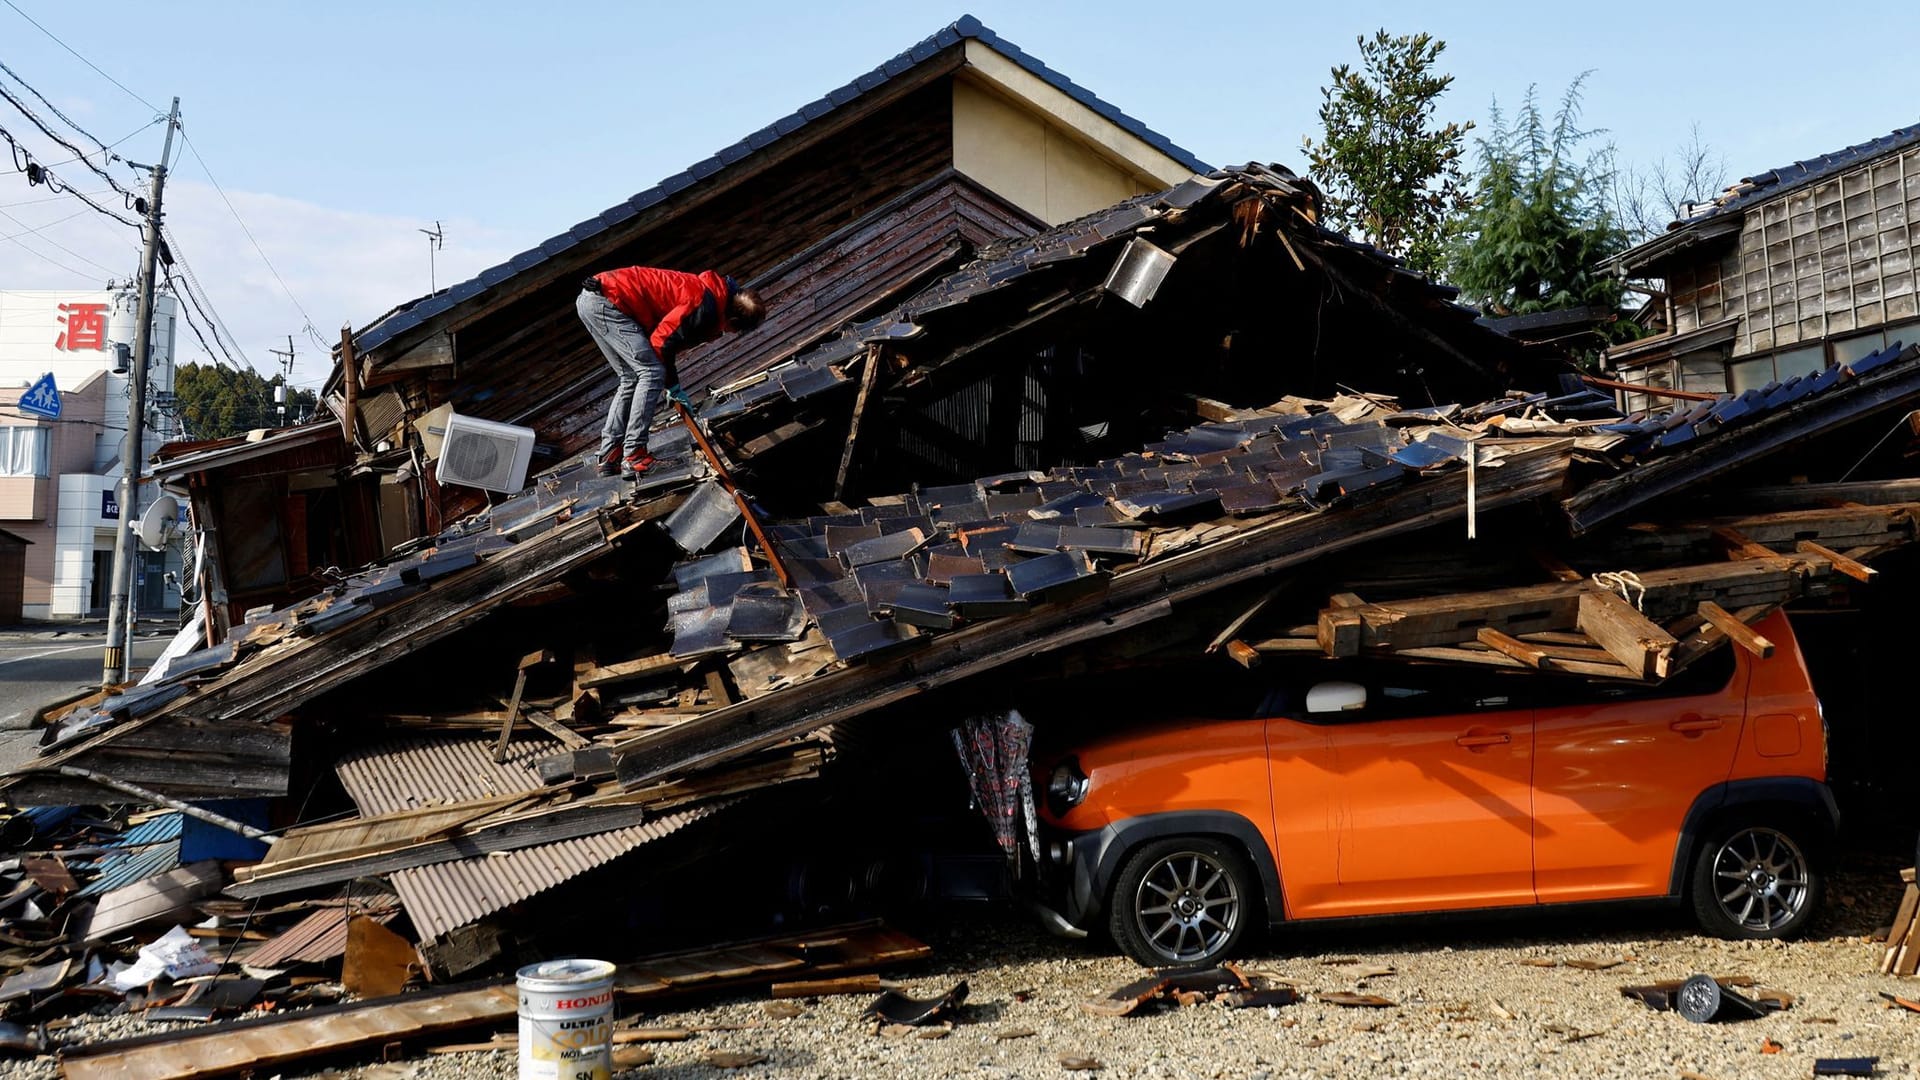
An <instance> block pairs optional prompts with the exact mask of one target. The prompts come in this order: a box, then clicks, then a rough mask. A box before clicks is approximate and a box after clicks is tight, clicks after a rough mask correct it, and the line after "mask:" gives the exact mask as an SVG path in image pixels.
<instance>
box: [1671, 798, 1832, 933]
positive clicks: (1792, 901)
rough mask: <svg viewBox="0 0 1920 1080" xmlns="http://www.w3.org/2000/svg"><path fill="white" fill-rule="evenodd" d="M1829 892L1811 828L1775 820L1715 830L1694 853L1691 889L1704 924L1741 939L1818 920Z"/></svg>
mask: <svg viewBox="0 0 1920 1080" xmlns="http://www.w3.org/2000/svg"><path fill="white" fill-rule="evenodd" d="M1825 891H1826V876H1825V874H1824V873H1822V872H1821V870H1820V867H1819V865H1818V863H1816V862H1815V860H1814V858H1813V852H1812V849H1811V846H1810V844H1809V843H1808V840H1807V838H1806V835H1805V833H1804V832H1803V831H1801V830H1798V829H1795V828H1793V827H1792V826H1788V825H1784V824H1781V823H1778V822H1771V821H1759V822H1747V823H1744V824H1739V825H1733V826H1730V827H1727V828H1723V829H1720V830H1718V831H1717V832H1716V833H1714V834H1712V835H1711V836H1710V837H1709V839H1708V842H1707V843H1705V844H1702V845H1701V846H1700V848H1699V850H1697V851H1696V852H1695V853H1694V860H1693V875H1692V878H1691V887H1690V888H1689V890H1688V892H1689V894H1690V895H1691V898H1692V902H1693V915H1694V918H1695V919H1696V920H1697V921H1698V922H1699V923H1700V928H1701V929H1703V930H1705V931H1706V932H1707V933H1709V934H1712V935H1714V936H1715V937H1723V938H1732V939H1736V940H1739V939H1753V938H1789V937H1793V936H1794V935H1796V934H1798V933H1800V932H1801V931H1803V930H1805V929H1806V927H1807V923H1809V922H1811V921H1812V919H1813V916H1814V913H1815V912H1816V911H1817V910H1819V907H1820V901H1821V898H1822V896H1823V895H1824V894H1825Z"/></svg>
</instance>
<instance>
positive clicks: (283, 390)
mask: <svg viewBox="0 0 1920 1080" xmlns="http://www.w3.org/2000/svg"><path fill="white" fill-rule="evenodd" d="M267 351H268V352H270V353H272V354H273V355H275V356H278V357H280V358H281V359H280V372H281V374H280V385H279V386H276V387H274V388H273V404H274V407H275V408H276V409H277V410H278V411H279V413H280V426H281V427H286V426H287V387H288V386H290V385H291V384H292V383H293V335H292V334H288V335H287V348H286V351H285V352H282V351H280V350H279V349H268V350H267Z"/></svg>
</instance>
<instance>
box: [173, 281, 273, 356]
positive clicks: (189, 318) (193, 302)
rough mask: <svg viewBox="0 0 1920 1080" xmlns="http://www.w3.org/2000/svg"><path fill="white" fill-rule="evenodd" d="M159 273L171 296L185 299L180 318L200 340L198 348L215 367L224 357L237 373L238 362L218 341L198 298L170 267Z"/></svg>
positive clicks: (223, 343) (218, 332)
mask: <svg viewBox="0 0 1920 1080" xmlns="http://www.w3.org/2000/svg"><path fill="white" fill-rule="evenodd" d="M161 271H162V273H164V274H165V275H166V279H167V287H168V288H169V289H172V290H173V294H174V295H175V296H176V297H184V298H185V299H186V301H187V304H188V305H189V306H188V307H183V308H181V309H180V317H181V318H182V319H185V320H186V323H187V328H188V329H190V330H192V331H193V336H194V337H197V338H199V339H200V347H201V349H202V350H204V351H205V352H206V354H207V358H208V359H210V360H212V361H213V362H214V364H215V365H216V366H217V365H218V364H219V363H220V360H221V358H222V357H225V358H226V361H227V366H228V367H230V368H232V369H233V370H235V371H239V370H240V362H239V361H237V360H235V359H234V358H233V353H231V352H229V351H228V350H227V343H226V342H225V341H222V340H221V339H220V331H219V330H218V329H217V328H216V327H215V325H214V321H213V318H212V317H211V316H210V315H208V314H207V312H206V309H205V308H204V307H202V306H201V303H200V297H199V296H197V295H196V294H195V293H194V292H193V290H192V289H190V288H188V287H187V286H186V285H185V284H184V283H183V282H181V281H179V280H177V279H175V278H174V276H173V270H172V268H171V267H167V266H162V267H161ZM195 313H198V314H199V316H200V321H201V322H204V323H206V326H207V331H206V332H207V333H208V334H212V335H213V343H214V344H215V345H217V346H219V348H220V352H219V355H215V354H214V350H213V349H212V348H210V347H208V345H207V339H206V337H205V336H204V335H202V334H201V332H200V327H199V325H198V324H197V323H195V322H194V315H195ZM248 366H249V367H251V366H252V365H251V364H249V365H248Z"/></svg>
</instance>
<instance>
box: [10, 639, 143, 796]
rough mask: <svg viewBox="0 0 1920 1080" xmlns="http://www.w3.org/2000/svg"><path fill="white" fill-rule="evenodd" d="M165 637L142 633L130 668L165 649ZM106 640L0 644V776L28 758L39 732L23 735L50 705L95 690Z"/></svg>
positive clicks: (33, 640) (26, 641) (15, 641)
mask: <svg viewBox="0 0 1920 1080" xmlns="http://www.w3.org/2000/svg"><path fill="white" fill-rule="evenodd" d="M170 637H171V635H170V634H168V633H166V632H163V631H150V630H147V629H145V628H144V626H143V628H142V629H141V631H140V636H139V637H137V638H135V639H134V643H133V664H134V667H135V668H145V667H146V666H147V665H149V664H151V663H153V661H154V658H155V657H157V656H159V655H160V650H162V649H164V648H166V647H167V641H168V639H169V638H170ZM105 643H106V635H105V634H101V633H72V632H66V633H56V632H52V631H49V632H46V633H40V634H31V635H25V634H20V635H8V636H7V637H5V638H0V771H4V770H6V769H11V768H13V767H14V766H16V765H18V764H20V763H21V762H22V761H24V760H26V758H27V757H28V756H30V755H31V754H32V753H33V747H34V745H35V744H36V743H37V742H38V741H39V738H40V732H39V731H37V730H35V731H24V730H21V729H23V728H25V727H26V726H27V725H28V724H29V723H31V722H32V719H33V714H34V713H35V712H36V711H38V710H39V709H41V708H42V707H44V706H45V705H47V704H48V703H49V702H53V701H58V700H60V699H61V698H64V697H69V696H71V695H73V694H76V693H79V692H80V691H82V690H86V689H89V688H91V687H94V686H98V685H99V684H100V654H101V650H102V649H103V648H104V647H105Z"/></svg>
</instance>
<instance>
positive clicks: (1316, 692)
mask: <svg viewBox="0 0 1920 1080" xmlns="http://www.w3.org/2000/svg"><path fill="white" fill-rule="evenodd" d="M1366 707H1367V688H1366V687H1364V686H1361V685H1360V684H1359V683H1356V682H1323V683H1316V684H1314V687H1313V689H1311V690H1309V691H1307V712H1308V713H1330V712H1352V711H1353V710H1355V709H1364V708H1366Z"/></svg>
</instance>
